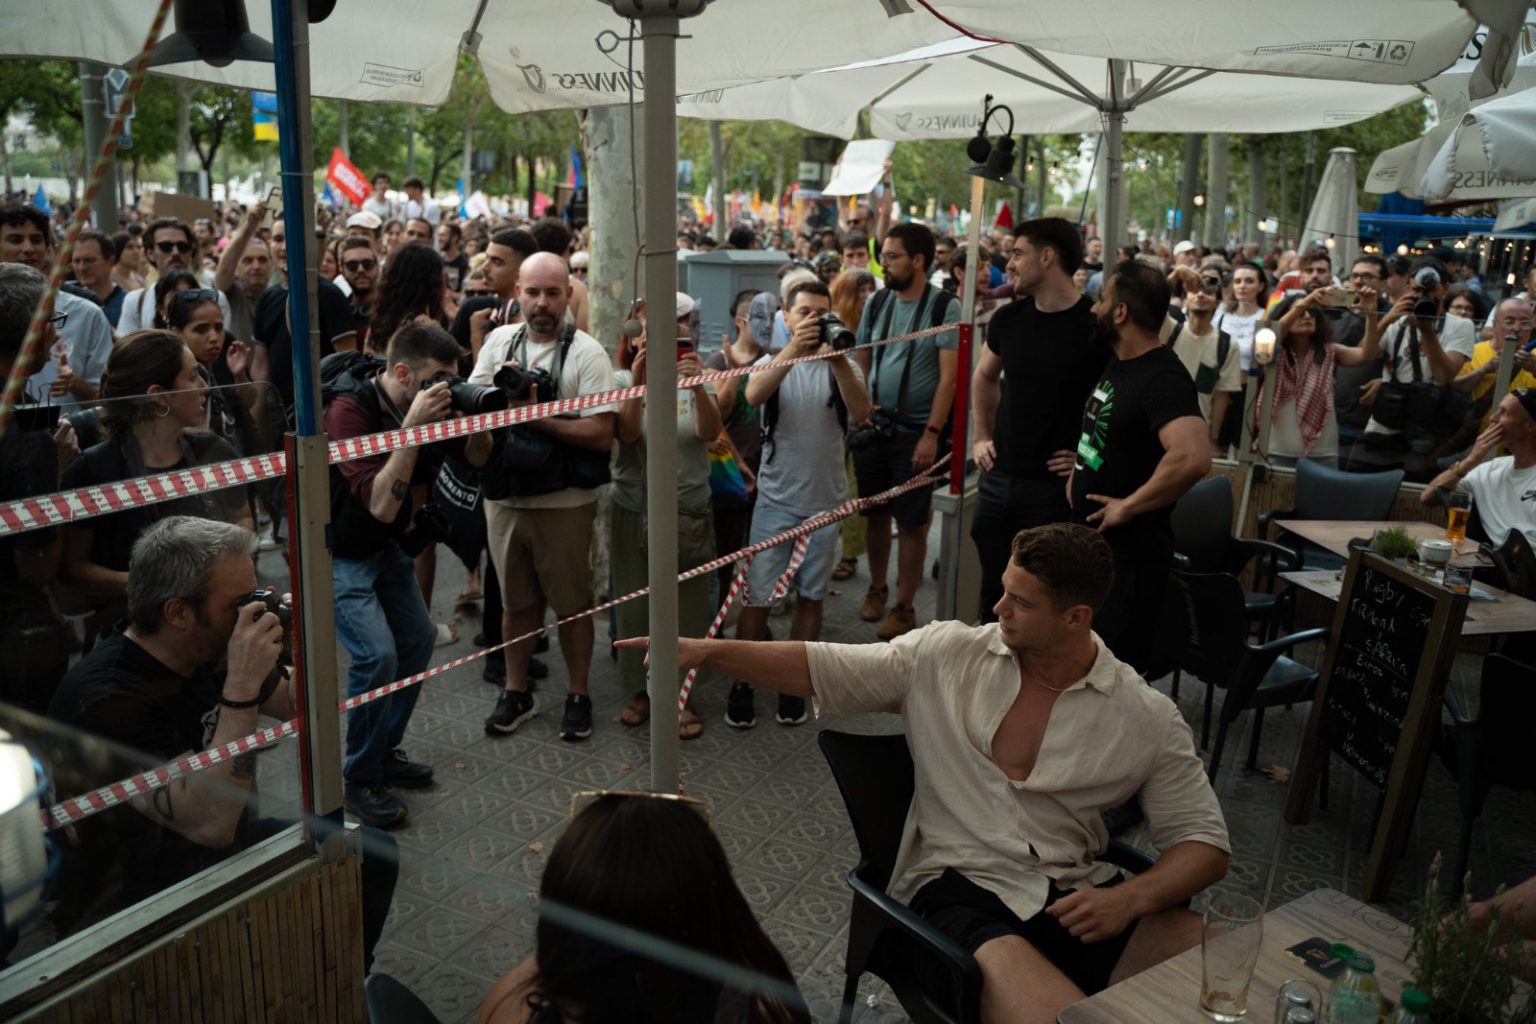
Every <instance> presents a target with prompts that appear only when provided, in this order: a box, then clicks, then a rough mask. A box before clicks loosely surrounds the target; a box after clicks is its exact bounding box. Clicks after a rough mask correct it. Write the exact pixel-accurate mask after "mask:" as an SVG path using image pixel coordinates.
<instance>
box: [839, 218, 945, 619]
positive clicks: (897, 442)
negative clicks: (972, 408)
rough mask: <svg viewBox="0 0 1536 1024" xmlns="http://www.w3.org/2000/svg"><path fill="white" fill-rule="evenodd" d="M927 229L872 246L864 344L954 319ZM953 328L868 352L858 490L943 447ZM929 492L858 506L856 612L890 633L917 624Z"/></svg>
mask: <svg viewBox="0 0 1536 1024" xmlns="http://www.w3.org/2000/svg"><path fill="white" fill-rule="evenodd" d="M934 248H935V246H934V238H933V232H932V231H930V230H929V229H928V228H927V227H925V226H924V225H922V224H906V223H903V224H896V225H894V226H893V227H892V228H891V229H890V231H889V232H887V233H886V236H885V238H884V240H883V241H882V242H881V246H880V265H881V266H882V267H884V268H885V288H883V289H882V290H880V291H878V292H876V293H875V294H874V295H873V296H871V297H870V300H869V303H868V305H866V306H865V308H864V315H863V317H862V318H861V319H860V321H859V332H858V340H859V343H860V344H868V343H869V342H872V341H879V340H881V339H884V338H894V337H898V336H900V335H903V334H908V333H911V332H913V331H919V330H924V329H926V328H930V327H939V326H942V325H944V324H952V323H956V322H958V321H959V319H960V301H959V300H958V299H957V298H956V297H955V296H954V295H952V294H950V293H949V292H946V291H944V290H942V289H940V288H938V287H936V286H934V285H931V284H929V283H928V275H929V273H930V272H931V271H932V269H933V257H934ZM959 346H960V340H959V335H958V334H957V332H955V331H944V332H942V333H939V334H931V335H928V336H927V337H924V338H918V339H916V340H915V341H905V342H897V343H895V344H892V345H882V346H881V347H879V348H877V349H875V350H874V351H873V352H871V353H870V357H869V358H870V370H869V396H870V401H872V402H873V403H874V411H873V412H872V414H871V415H872V419H873V420H874V422H875V423H876V425H877V426H878V427H879V428H880V429H879V430H878V431H876V432H874V433H870V432H868V431H865V432H863V433H862V434H860V433H859V432H857V431H856V432H855V433H854V434H853V435H851V436H852V437H855V438H857V437H860V436H862V437H864V438H867V439H868V441H867V443H862V444H861V443H853V444H852V447H853V449H854V451H853V468H854V471H855V472H856V473H857V475H858V482H859V494H860V495H861V496H868V495H871V494H878V493H879V492H881V491H884V490H888V489H890V488H892V487H895V486H897V485H899V484H903V483H906V482H907V481H908V480H910V479H911V478H912V477H914V476H917V475H919V474H921V473H926V472H927V471H928V470H929V469H930V468H931V467H932V466H933V464H934V462H935V461H937V460H938V458H939V457H940V455H942V454H943V452H944V451H945V450H947V449H948V448H949V431H948V425H949V410H950V405H951V403H952V402H953V401H954V397H955V376H956V374H957V373H958V372H959V371H958V367H959V365H960V364H959V352H958V349H959ZM932 499H933V492H932V489H931V488H928V487H919V488H917V489H915V490H911V491H908V492H907V493H905V494H903V495H901V496H899V497H897V498H895V499H894V500H892V501H890V502H889V503H887V504H885V505H881V506H878V507H877V508H874V509H872V510H869V511H867V512H864V513H862V514H863V515H864V516H865V517H866V518H867V519H868V520H869V523H868V527H869V528H868V536H869V592H868V593H867V594H865V596H864V605H863V607H862V608H860V609H859V617H860V618H862V619H864V621H866V622H877V621H879V620H880V619H881V618H882V616H883V617H884V619H885V621H884V622H883V623H882V624H881V626H880V630H879V633H878V635H879V637H880V639H881V640H891V639H893V638H895V637H898V636H900V635H902V634H903V633H905V632H907V631H908V630H911V629H913V628H914V627H916V625H917V617H916V613H915V612H914V611H913V602H914V601H915V599H916V597H917V588H918V585H919V584H921V583H922V580H923V562H924V559H926V558H927V554H928V522H929V520H930V518H931V517H932V506H933V500H932ZM892 519H895V520H896V528H897V531H898V535H897V549H896V601H895V603H894V604H893V605H892V606H891V610H890V614H889V615H886V611H885V602H886V598H887V597H888V596H889V589H888V587H887V586H886V570H887V565H888V563H889V561H890V556H891V520H892Z"/></svg>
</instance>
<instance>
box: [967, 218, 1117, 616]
mask: <svg viewBox="0 0 1536 1024" xmlns="http://www.w3.org/2000/svg"><path fill="white" fill-rule="evenodd" d="M1013 235H1014V243H1013V255H1012V257H1011V258H1010V259H1009V262H1008V270H1009V275H1010V276H1011V277H1012V278H1013V279H1014V281H1015V282H1016V284H1015V293H1016V295H1017V296H1018V298H1017V299H1016V300H1015V301H1014V302H1012V303H1011V304H1009V305H1007V306H1004V307H1003V308H1002V309H1000V310H998V311H997V312H996V313H995V314H993V316H992V321H991V323H990V324H989V325H988V327H987V343H986V347H985V348H983V349H982V353H981V361H980V363H978V364H977V367H976V371H975V373H974V374H973V375H972V377H971V396H972V398H971V401H972V405H971V436H972V438H973V440H972V444H971V455H972V457H973V458H974V459H975V460H976V464H977V466H979V467H980V468H981V470H982V475H981V483H980V487H979V489H978V492H977V495H976V518H975V520H974V522H973V523H972V525H971V539H972V540H974V541H975V542H976V554H977V557H978V559H979V560H980V562H981V580H982V582H981V617H982V620H983V621H991V620H992V619H994V618H996V615H995V614H994V612H993V610H992V609H993V607H994V606H995V605H996V604H997V602H998V600H999V599H1001V598H1002V596H1003V588H1002V576H1003V569H1004V568H1006V567H1007V564H1008V558H1009V553H1010V551H1011V550H1012V544H1013V538H1014V536H1015V535H1016V534H1017V533H1018V532H1019V531H1020V530H1023V529H1028V528H1029V527H1032V526H1043V525H1045V524H1047V523H1059V522H1065V521H1067V520H1068V519H1070V518H1071V509H1070V508H1069V507H1068V506H1067V498H1066V493H1065V491H1064V489H1063V487H1062V479H1063V478H1064V477H1065V476H1066V475H1067V474H1068V473H1069V472H1070V471H1071V469H1072V457H1073V456H1072V448H1073V446H1074V445H1075V444H1076V443H1077V435H1078V430H1079V428H1080V426H1081V424H1082V416H1083V403H1085V402H1086V401H1087V400H1088V396H1089V394H1090V393H1091V392H1092V391H1093V386H1094V384H1095V383H1097V382H1098V379H1099V374H1100V373H1101V372H1102V371H1103V369H1104V364H1105V363H1106V362H1107V361H1108V360H1109V347H1108V346H1107V345H1105V344H1104V343H1103V342H1102V341H1098V340H1096V339H1095V337H1094V332H1093V304H1092V303H1091V302H1089V301H1088V300H1087V299H1086V298H1084V297H1083V296H1082V295H1080V294H1079V293H1078V291H1077V288H1076V287H1075V286H1074V285H1073V283H1072V274H1073V273H1074V272H1075V271H1076V270H1077V268H1078V266H1079V265H1080V262H1081V260H1082V256H1083V249H1082V238H1081V236H1080V235H1079V234H1078V232H1077V229H1076V228H1075V227H1073V225H1072V223H1071V222H1070V221H1067V220H1063V219H1062V218H1060V217H1048V218H1044V219H1041V220H1030V221H1025V222H1024V223H1022V224H1020V225H1019V226H1018V227H1016V228H1014V231H1013Z"/></svg>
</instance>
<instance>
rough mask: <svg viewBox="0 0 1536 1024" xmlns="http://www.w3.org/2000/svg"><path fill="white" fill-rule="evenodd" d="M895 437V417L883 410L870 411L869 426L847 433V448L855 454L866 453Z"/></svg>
mask: <svg viewBox="0 0 1536 1024" xmlns="http://www.w3.org/2000/svg"><path fill="white" fill-rule="evenodd" d="M895 436H896V417H894V416H892V415H891V414H890V413H888V412H886V411H885V410H884V409H872V410H870V413H869V425H868V426H861V427H854V428H853V429H852V430H850V431H848V447H849V448H852V449H853V450H854V451H856V452H863V451H868V450H869V449H871V448H873V447H875V445H877V444H880V443H881V442H882V441H889V440H891V439H892V438H893V437H895Z"/></svg>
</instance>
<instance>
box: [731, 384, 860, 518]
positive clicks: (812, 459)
mask: <svg viewBox="0 0 1536 1024" xmlns="http://www.w3.org/2000/svg"><path fill="white" fill-rule="evenodd" d="M843 358H845V359H847V360H848V365H849V366H851V367H852V368H853V372H854V375H855V376H858V377H860V378H861V379H862V377H863V374H862V373H860V372H859V366H858V364H857V363H855V362H854V361H853V360H852V359H851V358H849V357H848V356H844V357H843ZM771 362H773V356H771V355H765V356H763V357H762V358H761V359H759V360H758V361H757V362H755V363H753V364H752V366H753V368H754V369H758V370H761V369H764V368H766V367H767V366H768V364H769V363H771ZM832 388H833V378H832V370H831V367H830V366H829V365H828V363H827V360H825V359H821V360H817V361H815V362H810V363H800V364H798V365H796V366H791V367H790V368H789V372H788V373H787V374H785V375H784V379H783V380H782V381H781V382H780V383H779V390H778V418H777V419H776V420H775V421H774V427H773V441H772V442H771V444H770V443H765V444H764V445H763V456H762V461H761V463H760V464H759V465H758V469H757V493H758V495H759V496H760V497H761V498H762V499H763V500H764V501H767V502H769V503H771V504H773V505H775V506H777V507H778V508H781V509H784V510H785V511H787V512H792V513H794V514H795V515H801V516H813V515H816V514H817V513H818V512H825V511H826V510H827V509H829V508H834V507H836V506H838V505H841V504H842V503H843V502H844V501H846V500H847V499H848V474H847V470H846V469H845V468H844V462H843V428H842V424H841V423H840V422H839V421H838V418H837V410H836V409H835V408H834V407H833V406H832V405H831V404H830V402H831V398H832ZM759 415H760V416H761V415H765V413H759Z"/></svg>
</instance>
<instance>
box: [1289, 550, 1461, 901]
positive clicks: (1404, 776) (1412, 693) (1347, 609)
mask: <svg viewBox="0 0 1536 1024" xmlns="http://www.w3.org/2000/svg"><path fill="white" fill-rule="evenodd" d="M1466 614H1467V595H1465V594H1453V593H1451V592H1450V591H1449V590H1446V589H1445V588H1443V587H1441V586H1440V585H1438V584H1437V583H1435V582H1434V581H1433V580H1430V579H1426V578H1425V577H1423V576H1420V575H1418V574H1417V573H1414V572H1411V571H1409V570H1408V569H1406V568H1404V567H1402V566H1400V565H1395V564H1393V563H1392V562H1389V561H1387V560H1386V559H1383V558H1381V557H1380V556H1378V555H1374V554H1370V553H1368V552H1364V551H1353V552H1351V553H1350V559H1349V567H1348V568H1347V569H1345V570H1344V580H1343V584H1342V586H1341V588H1340V596H1339V602H1338V606H1337V607H1336V608H1334V615H1333V629H1332V630H1331V635H1330V636H1329V639H1328V650H1327V652H1326V653H1325V654H1324V655H1323V664H1322V668H1321V670H1320V671H1319V673H1318V681H1317V692H1316V693H1315V694H1313V697H1312V710H1311V714H1310V716H1309V717H1308V719H1307V730H1306V732H1305V733H1304V734H1303V735H1302V738H1301V749H1300V750H1299V751H1297V754H1296V769H1295V771H1293V772H1292V773H1291V792H1290V794H1289V796H1288V797H1287V799H1286V804H1285V820H1286V821H1288V822H1290V823H1292V824H1301V823H1303V822H1305V821H1306V820H1307V818H1308V816H1309V815H1310V814H1311V812H1312V802H1313V800H1314V799H1315V798H1316V796H1317V792H1318V790H1317V783H1318V781H1319V779H1320V777H1321V775H1322V772H1321V769H1322V768H1323V766H1324V765H1325V764H1326V763H1327V761H1328V759H1329V758H1330V757H1332V756H1333V755H1334V754H1337V755H1338V756H1339V757H1340V758H1342V759H1343V760H1344V762H1345V763H1346V764H1348V765H1349V766H1350V767H1351V768H1354V769H1355V770H1357V771H1359V772H1360V773H1361V774H1363V775H1364V776H1365V777H1366V778H1367V779H1370V780H1371V782H1373V783H1374V784H1376V785H1377V786H1379V787H1381V789H1382V800H1381V814H1380V816H1379V817H1378V818H1377V821H1376V829H1375V833H1374V835H1373V836H1372V837H1371V849H1370V853H1369V854H1367V856H1366V859H1365V872H1364V876H1363V877H1362V878H1361V883H1360V889H1361V896H1362V897H1364V898H1365V899H1367V900H1379V899H1382V898H1383V897H1384V896H1385V895H1386V893H1387V891H1388V890H1389V888H1390V885H1391V879H1392V867H1393V865H1394V864H1396V863H1397V861H1398V859H1399V858H1400V857H1401V854H1402V850H1403V844H1404V843H1405V842H1406V841H1407V837H1408V828H1409V825H1410V824H1411V823H1412V822H1413V814H1414V808H1415V807H1416V806H1417V805H1418V802H1419V790H1420V789H1421V787H1422V786H1423V784H1424V771H1425V768H1426V767H1427V766H1428V764H1429V758H1430V756H1431V753H1432V751H1433V749H1434V735H1435V732H1436V730H1438V729H1439V727H1440V701H1441V698H1442V697H1443V695H1444V693H1445V680H1446V675H1447V674H1448V673H1449V672H1450V667H1451V661H1452V660H1453V659H1454V658H1455V656H1456V646H1457V644H1458V642H1459V641H1460V639H1461V627H1462V621H1463V620H1464V619H1465V618H1466Z"/></svg>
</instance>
